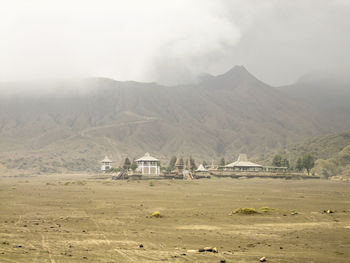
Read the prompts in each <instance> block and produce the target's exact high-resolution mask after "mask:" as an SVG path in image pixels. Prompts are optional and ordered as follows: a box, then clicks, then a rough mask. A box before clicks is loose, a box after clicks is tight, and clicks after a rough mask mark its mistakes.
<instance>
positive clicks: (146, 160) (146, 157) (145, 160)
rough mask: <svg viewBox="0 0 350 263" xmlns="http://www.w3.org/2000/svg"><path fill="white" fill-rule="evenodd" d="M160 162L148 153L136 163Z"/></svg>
mask: <svg viewBox="0 0 350 263" xmlns="http://www.w3.org/2000/svg"><path fill="white" fill-rule="evenodd" d="M150 161H151V162H159V160H158V159H157V158H154V157H152V156H151V155H150V154H149V153H148V152H147V153H145V155H144V156H143V157H141V158H139V159H137V160H136V162H150Z"/></svg>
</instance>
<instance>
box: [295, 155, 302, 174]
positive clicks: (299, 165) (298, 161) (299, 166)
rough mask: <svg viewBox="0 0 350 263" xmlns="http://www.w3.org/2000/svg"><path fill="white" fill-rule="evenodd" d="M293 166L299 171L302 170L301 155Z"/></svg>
mask: <svg viewBox="0 0 350 263" xmlns="http://www.w3.org/2000/svg"><path fill="white" fill-rule="evenodd" d="M295 168H296V169H297V171H299V172H301V171H302V170H303V168H304V167H303V160H302V158H301V157H299V158H298V160H297V163H296V165H295Z"/></svg>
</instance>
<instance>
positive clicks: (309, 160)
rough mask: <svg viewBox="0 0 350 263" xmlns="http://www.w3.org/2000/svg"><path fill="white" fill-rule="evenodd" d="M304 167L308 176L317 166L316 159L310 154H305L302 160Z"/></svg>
mask: <svg viewBox="0 0 350 263" xmlns="http://www.w3.org/2000/svg"><path fill="white" fill-rule="evenodd" d="M302 164H303V167H304V168H305V169H306V171H307V174H308V175H309V174H310V170H311V169H312V168H313V167H314V166H315V159H314V157H313V156H312V155H311V154H310V153H306V154H304V156H303V158H302Z"/></svg>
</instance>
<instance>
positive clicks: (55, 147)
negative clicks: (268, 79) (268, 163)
mask: <svg viewBox="0 0 350 263" xmlns="http://www.w3.org/2000/svg"><path fill="white" fill-rule="evenodd" d="M59 87H60V88H62V89H63V90H65V91H67V92H64V93H58V94H57V93H55V92H54V91H52V92H46V93H45V94H41V95H40V96H38V95H37V94H32V95H31V94H29V95H28V94H27V95H26V96H22V95H21V94H16V95H14V96H12V97H9V98H5V97H2V98H0V102H1V103H0V139H1V140H0V147H1V150H0V158H1V159H2V160H4V159H5V160H8V159H9V161H5V162H4V163H3V165H4V166H5V167H7V169H14V170H16V169H17V170H25V169H29V170H31V171H33V172H38V171H41V172H47V171H57V172H65V171H91V172H92V171H96V169H98V160H99V159H100V158H102V157H103V156H104V155H106V154H108V155H112V156H113V158H114V159H115V160H121V159H122V157H123V156H125V155H126V154H128V155H129V156H132V157H137V156H139V155H140V156H142V155H143V154H144V152H152V153H153V154H154V155H156V156H158V157H159V158H160V159H161V160H162V161H163V162H166V161H167V160H168V159H169V158H170V157H171V156H172V155H177V154H180V153H182V154H183V155H192V156H193V157H194V158H196V159H197V160H207V161H208V160H209V159H211V158H219V157H222V156H223V157H225V158H231V156H233V155H236V154H238V153H240V152H245V153H248V154H249V155H250V156H251V157H252V158H253V159H254V158H259V157H261V155H264V153H266V152H269V151H272V150H275V149H278V148H280V147H282V146H284V145H287V144H288V143H291V142H296V141H300V140H302V139H304V138H307V137H311V136H315V135H320V134H326V133H329V132H333V131H337V130H342V129H346V128H349V127H350V120H348V119H347V118H346V116H342V115H338V116H334V115H333V113H332V112H328V111H325V110H323V109H319V108H317V107H314V106H312V105H309V104H308V103H304V102H303V101H301V100H298V99H293V98H289V97H288V96H286V95H284V94H283V92H281V91H280V90H278V89H276V88H274V87H271V86H269V85H267V84H265V83H263V82H261V81H260V80H258V79H256V78H255V77H254V76H253V75H251V74H250V73H249V71H247V70H246V69H245V68H244V67H242V66H237V67H233V68H232V69H230V70H229V71H227V72H226V73H224V74H221V75H218V76H212V77H210V80H206V81H205V82H202V83H201V82H200V83H197V84H193V85H181V86H174V87H171V86H162V85H159V84H157V83H139V82H133V81H127V82H121V81H115V80H112V79H108V78H93V79H91V78H90V79H84V80H83V81H81V82H75V83H73V84H69V83H68V84H67V83H66V84H64V83H63V84H62V83H61V84H60V86H59ZM47 88H48V89H51V88H50V87H47ZM74 90H75V91H74ZM73 91H74V92H73ZM163 164H164V163H163Z"/></svg>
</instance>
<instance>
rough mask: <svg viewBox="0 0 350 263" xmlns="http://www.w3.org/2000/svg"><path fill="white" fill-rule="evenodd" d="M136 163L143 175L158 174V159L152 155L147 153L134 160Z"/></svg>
mask: <svg viewBox="0 0 350 263" xmlns="http://www.w3.org/2000/svg"><path fill="white" fill-rule="evenodd" d="M135 162H136V163H137V167H138V168H137V170H138V171H140V172H141V173H142V174H143V175H159V174H160V161H159V160H158V159H156V158H154V157H152V156H151V155H150V154H149V153H145V155H144V156H143V157H141V158H139V159H137V160H136V161H135Z"/></svg>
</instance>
